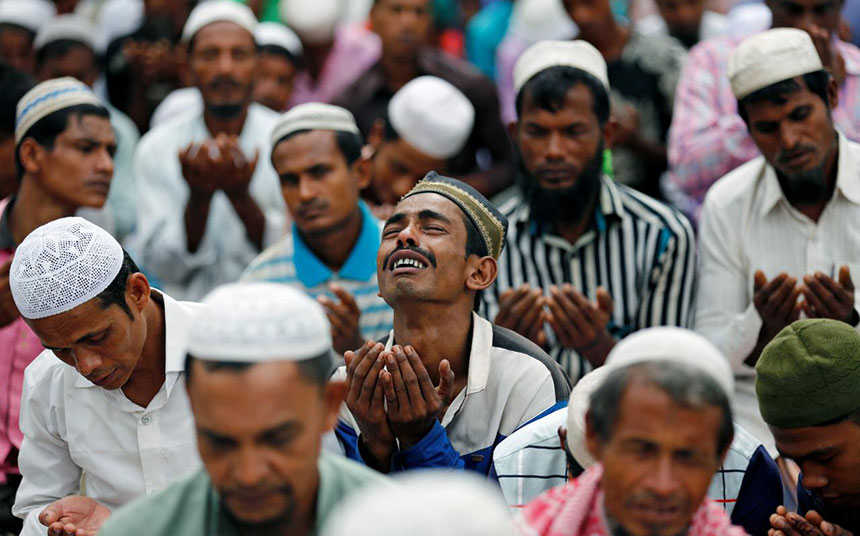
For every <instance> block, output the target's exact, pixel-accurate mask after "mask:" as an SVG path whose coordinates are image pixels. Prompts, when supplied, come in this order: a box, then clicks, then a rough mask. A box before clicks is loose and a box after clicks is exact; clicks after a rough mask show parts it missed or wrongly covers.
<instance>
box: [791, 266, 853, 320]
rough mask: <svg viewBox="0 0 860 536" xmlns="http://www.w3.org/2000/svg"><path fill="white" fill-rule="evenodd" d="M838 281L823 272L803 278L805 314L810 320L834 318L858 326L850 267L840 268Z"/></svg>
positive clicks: (802, 289)
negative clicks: (855, 316)
mask: <svg viewBox="0 0 860 536" xmlns="http://www.w3.org/2000/svg"><path fill="white" fill-rule="evenodd" d="M837 277H838V281H834V280H833V279H831V278H830V277H828V276H826V275H824V274H823V273H822V272H815V273H814V274H812V275H807V276H805V277H804V278H803V285H801V286H800V292H801V293H802V294H803V303H802V307H803V312H804V313H806V316H807V317H808V318H832V319H834V320H841V321H843V322H847V323H848V324H851V325H856V324H857V322H855V321H854V320H856V319H855V318H854V314H855V313H854V283H853V282H852V281H851V272H850V271H849V269H848V266H842V267H841V268H839V275H838V276H837Z"/></svg>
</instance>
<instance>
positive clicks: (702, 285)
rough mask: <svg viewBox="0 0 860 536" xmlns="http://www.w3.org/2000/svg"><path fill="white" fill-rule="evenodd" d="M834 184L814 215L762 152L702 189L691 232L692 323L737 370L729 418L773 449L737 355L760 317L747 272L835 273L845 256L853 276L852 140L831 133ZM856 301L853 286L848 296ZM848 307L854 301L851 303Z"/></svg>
mask: <svg viewBox="0 0 860 536" xmlns="http://www.w3.org/2000/svg"><path fill="white" fill-rule="evenodd" d="M837 166H838V173H837V178H836V189H835V193H834V195H833V198H832V199H831V200H830V201H829V202H828V204H827V207H826V208H825V209H824V212H822V214H821V217H820V218H819V219H818V222H817V223H816V222H813V221H812V220H810V219H809V218H808V217H806V216H804V215H803V214H801V213H800V212H799V211H798V210H797V209H795V208H794V207H792V206H791V205H790V204H789V203H788V201H787V200H786V198H785V196H784V195H783V193H782V189H781V188H780V186H779V182H778V180H777V177H776V172H775V171H774V169H773V167H772V166H770V165H769V164H767V163H766V162H765V160H764V157H761V156H760V157H758V158H755V159H753V160H751V161H749V162H747V163H746V164H744V165H742V166H741V167H739V168H737V169H736V170H734V171H732V172H731V173H729V174H728V175H726V176H725V177H723V178H722V179H720V180H719V181H717V182H716V183H715V184H714V186H712V187H711V189H710V191H709V192H708V195H707V196H706V197H705V205H704V211H703V215H702V224H701V228H700V232H699V244H700V256H699V263H700V264H699V266H700V275H699V285H698V295H697V307H696V324H695V325H696V330H697V331H699V332H701V333H702V334H703V335H705V336H706V337H708V338H709V339H710V340H711V341H713V342H714V343H715V344H716V345H717V346H718V347H719V348H720V349H721V350H722V351H723V352H724V353H725V354H726V356H727V357H728V358H729V359H730V360H731V363H732V366H733V367H734V370H735V374H736V376H737V384H736V390H737V396H736V397H735V402H734V409H735V412H736V413H737V415H736V420H738V421H739V422H740V424H741V425H742V426H744V427H745V428H746V429H747V430H749V431H750V432H752V433H753V434H754V435H756V437H758V438H759V439H760V440H761V441H762V442H763V443H764V444H765V446H766V447H768V450H769V451H770V452H771V453H772V454H773V453H775V447H774V444H773V439H772V437H771V435H770V432H769V430H768V429H767V426H766V425H765V424H764V421H763V420H762V419H761V416H760V414H759V411H758V402H757V400H756V397H755V389H754V387H755V369H754V368H752V367H750V366H748V365H745V364H744V360H745V359H746V358H747V357H748V356H749V354H750V352H752V350H753V348H754V347H755V345H756V342H757V341H758V334H759V331H760V330H761V327H762V320H761V317H760V316H759V314H758V310H756V308H755V305H754V304H753V301H752V300H753V275H754V274H755V272H756V270H762V271H763V272H764V274H765V276H766V277H767V279H768V280H770V279H772V278H773V277H775V276H776V275H778V274H779V273H780V272H785V273H787V274H788V275H790V276H793V277H796V278H797V279H798V281H800V280H801V279H802V278H803V276H804V275H808V274H812V273H815V272H816V271H821V272H824V273H825V274H827V275H829V276H835V274H838V272H839V268H840V267H841V266H842V265H845V264H847V265H848V267H849V269H850V270H851V274H852V278H853V280H854V281H855V285H856V284H857V282H860V227H858V225H857V223H858V222H860V145H858V144H857V143H854V142H851V141H849V140H847V139H846V138H845V137H844V136H843V135H842V133H839V160H838V164H837ZM855 301H857V302H858V303H860V292H858V293H857V294H856V296H855ZM855 307H856V305H855Z"/></svg>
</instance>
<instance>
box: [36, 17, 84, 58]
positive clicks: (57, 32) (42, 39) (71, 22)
mask: <svg viewBox="0 0 860 536" xmlns="http://www.w3.org/2000/svg"><path fill="white" fill-rule="evenodd" d="M63 39H69V40H71V41H77V42H78V43H81V44H84V45H86V46H87V47H89V48H90V49H92V50H95V48H96V45H95V29H94V28H93V25H92V24H90V21H89V20H87V19H86V18H85V17H82V16H80V15H76V14H74V13H72V14H68V15H57V16H56V17H54V18H52V19H51V20H49V21H48V22H47V23H45V25H44V26H42V28H40V29H39V32H38V33H37V34H36V38H35V39H34V40H33V49H34V50H41V49H42V47H44V46H45V45H48V44H50V43H53V42H55V41H60V40H63Z"/></svg>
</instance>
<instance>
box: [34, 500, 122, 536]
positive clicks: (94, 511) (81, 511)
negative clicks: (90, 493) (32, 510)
mask: <svg viewBox="0 0 860 536" xmlns="http://www.w3.org/2000/svg"><path fill="white" fill-rule="evenodd" d="M52 507H53V508H52ZM49 508H52V510H53V512H56V514H57V515H56V516H50V517H53V518H54V519H53V520H52V522H51V525H50V526H51V528H58V527H60V526H63V527H64V526H66V525H69V524H72V525H74V526H75V528H77V529H78V530H81V529H83V530H85V531H87V534H90V533H91V534H95V533H96V532H97V531H98V530H99V528H101V526H102V524H103V523H104V522H105V521H106V520H107V518H108V517H110V510H108V509H107V507H105V506H103V505H101V504H99V503H98V502H96V501H95V500H93V499H91V498H89V497H82V496H79V495H72V496H69V497H64V498H62V499H60V500H59V501H57V502H55V503H54V504H53V505H52V506H51V507H49ZM43 515H44V514H43ZM46 517H48V516H46ZM49 519H50V518H49Z"/></svg>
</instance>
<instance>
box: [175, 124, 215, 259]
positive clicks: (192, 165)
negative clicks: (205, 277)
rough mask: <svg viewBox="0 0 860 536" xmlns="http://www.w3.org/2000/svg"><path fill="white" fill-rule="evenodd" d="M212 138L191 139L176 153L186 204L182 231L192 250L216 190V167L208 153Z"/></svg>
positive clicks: (197, 244)
mask: <svg viewBox="0 0 860 536" xmlns="http://www.w3.org/2000/svg"><path fill="white" fill-rule="evenodd" d="M213 147H214V141H212V140H208V141H204V142H202V143H191V144H189V145H188V147H186V148H185V150H183V151H181V152H180V153H179V163H180V165H181V166H182V177H183V178H184V179H185V182H186V183H187V184H188V190H189V194H188V205H187V206H186V207H185V233H186V242H187V247H188V251H190V252H191V253H194V252H195V251H197V248H199V247H200V242H201V241H202V240H203V233H204V231H205V230H206V220H207V219H208V218H209V202H210V201H211V200H212V196H213V195H214V194H215V192H216V191H217V190H218V182H217V181H216V179H215V176H216V175H215V173H216V171H217V169H218V167H217V165H216V162H215V160H214V159H213V157H212V156H211V155H210V152H212V151H214V150H215V149H214V148H213Z"/></svg>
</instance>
